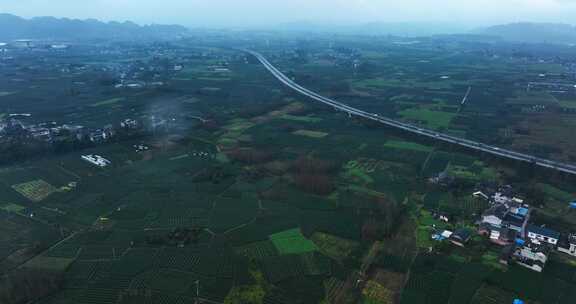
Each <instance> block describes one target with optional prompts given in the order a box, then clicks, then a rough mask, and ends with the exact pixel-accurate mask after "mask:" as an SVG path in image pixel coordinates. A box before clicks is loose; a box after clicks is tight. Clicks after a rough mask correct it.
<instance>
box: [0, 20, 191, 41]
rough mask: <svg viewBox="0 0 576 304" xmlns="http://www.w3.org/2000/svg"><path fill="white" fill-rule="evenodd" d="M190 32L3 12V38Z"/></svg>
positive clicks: (0, 29)
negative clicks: (24, 16) (25, 17)
mask: <svg viewBox="0 0 576 304" xmlns="http://www.w3.org/2000/svg"><path fill="white" fill-rule="evenodd" d="M187 32H188V29H187V28H185V27H183V26H179V25H145V26H140V25H138V24H136V23H133V22H101V21H98V20H95V19H87V20H78V19H68V18H61V19H60V18H54V17H36V18H32V19H24V18H21V17H18V16H14V15H10V14H0V40H14V39H57V40H62V39H74V40H78V39H83V40H86V39H122V40H136V39H170V38H175V37H178V36H181V35H184V34H186V33H187Z"/></svg>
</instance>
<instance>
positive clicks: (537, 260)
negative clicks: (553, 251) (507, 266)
mask: <svg viewBox="0 0 576 304" xmlns="http://www.w3.org/2000/svg"><path fill="white" fill-rule="evenodd" d="M549 252H550V248H549V247H547V246H542V245H538V244H534V243H530V242H528V243H526V244H523V245H519V246H516V248H515V250H514V252H513V254H512V258H513V259H514V260H515V261H516V263H517V264H518V265H521V266H524V267H526V268H529V269H532V270H534V271H537V272H542V270H544V265H545V264H546V261H547V260H548V253H549Z"/></svg>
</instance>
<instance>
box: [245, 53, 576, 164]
mask: <svg viewBox="0 0 576 304" xmlns="http://www.w3.org/2000/svg"><path fill="white" fill-rule="evenodd" d="M244 51H245V52H248V53H249V54H251V55H252V56H254V57H256V59H258V61H260V63H262V64H263V65H264V67H266V69H268V71H270V73H272V75H274V77H276V78H277V79H278V80H280V81H281V82H282V83H283V84H284V85H286V86H288V87H290V88H291V89H293V90H295V91H296V92H298V93H300V94H302V95H304V96H307V97H309V98H311V99H313V100H316V101H319V102H321V103H323V104H325V105H328V106H331V107H333V108H335V109H336V110H339V111H344V112H346V113H348V114H349V115H354V116H359V117H363V118H366V119H369V120H372V121H376V122H379V123H382V124H385V125H387V126H390V127H394V128H398V129H402V130H404V131H407V132H411V133H415V134H418V135H421V136H426V137H429V138H433V139H435V140H439V141H443V142H447V143H451V144H455V145H459V146H462V147H466V148H469V149H473V150H476V151H482V152H486V153H489V154H492V155H496V156H499V157H504V158H508V159H514V160H518V161H523V162H527V163H533V164H535V165H537V166H540V167H544V168H549V169H553V170H557V171H561V172H565V173H570V174H576V165H572V164H567V163H562V162H557V161H552V160H549V159H544V158H540V157H536V156H533V155H529V154H524V153H519V152H515V151H512V150H508V149H503V148H499V147H496V146H492V145H487V144H483V143H480V142H476V141H472V140H468V139H464V138H459V137H455V136H451V135H448V134H443V133H440V132H436V131H433V130H428V129H425V128H421V127H420V126H415V125H412V124H408V123H404V122H400V121H397V120H394V119H390V118H386V117H383V116H379V115H378V114H376V113H369V112H366V111H363V110H360V109H357V108H354V107H350V106H348V105H346V104H344V103H341V102H338V101H336V100H333V99H330V98H327V97H324V96H322V95H319V94H317V93H315V92H313V91H310V90H308V89H306V88H304V87H302V86H301V85H299V84H297V83H295V82H294V81H292V79H290V78H288V77H287V76H286V75H284V74H283V73H282V72H280V70H278V69H277V68H276V67H274V66H273V65H272V64H271V63H270V62H269V61H268V60H267V59H266V58H265V57H264V56H262V55H261V54H260V53H257V52H254V51H251V50H244Z"/></svg>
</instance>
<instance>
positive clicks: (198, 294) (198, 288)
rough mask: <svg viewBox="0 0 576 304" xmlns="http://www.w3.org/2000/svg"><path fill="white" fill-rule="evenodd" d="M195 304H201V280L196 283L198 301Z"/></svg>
mask: <svg viewBox="0 0 576 304" xmlns="http://www.w3.org/2000/svg"><path fill="white" fill-rule="evenodd" d="M194 303H195V304H200V280H197V281H196V299H195V300H194Z"/></svg>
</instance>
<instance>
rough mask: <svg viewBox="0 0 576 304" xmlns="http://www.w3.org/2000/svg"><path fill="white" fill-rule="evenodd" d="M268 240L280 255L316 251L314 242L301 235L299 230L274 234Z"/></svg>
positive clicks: (294, 229)
mask: <svg viewBox="0 0 576 304" xmlns="http://www.w3.org/2000/svg"><path fill="white" fill-rule="evenodd" d="M269 238H270V240H271V241H272V243H273V244H274V246H275V247H276V249H277V250H278V252H279V253H280V254H298V253H305V252H313V251H316V250H318V247H316V245H315V244H314V242H312V241H310V240H308V239H307V238H305V237H304V236H303V235H302V233H301V232H300V229H299V228H293V229H289V230H285V231H282V232H278V233H274V234H271V235H270V237H269Z"/></svg>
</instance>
